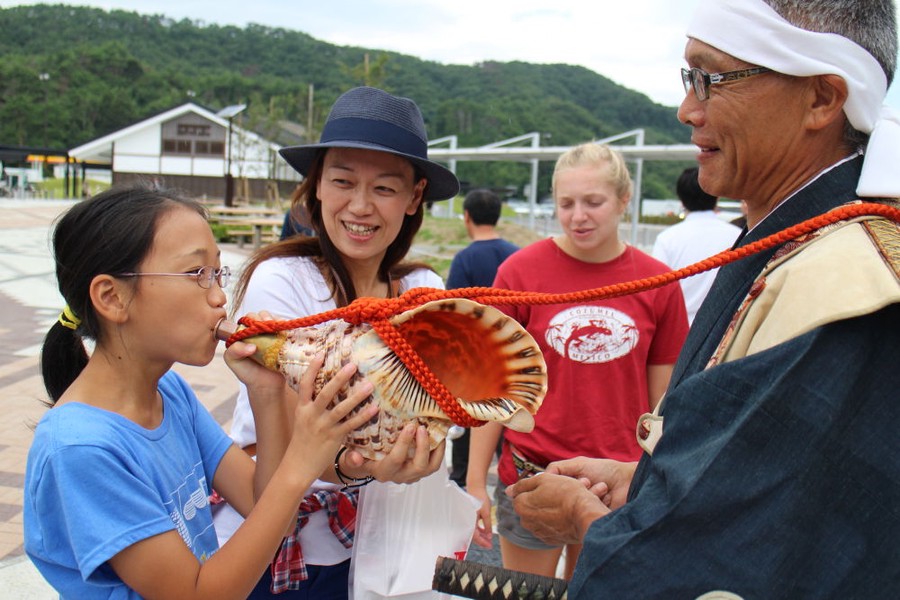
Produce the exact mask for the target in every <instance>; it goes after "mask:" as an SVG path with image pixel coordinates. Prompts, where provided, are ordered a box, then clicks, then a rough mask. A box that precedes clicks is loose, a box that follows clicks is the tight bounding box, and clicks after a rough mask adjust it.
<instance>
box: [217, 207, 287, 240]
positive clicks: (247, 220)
mask: <svg viewBox="0 0 900 600" xmlns="http://www.w3.org/2000/svg"><path fill="white" fill-rule="evenodd" d="M207 210H208V212H209V220H210V222H211V223H218V224H221V225H226V226H227V227H228V229H226V231H225V232H226V233H227V234H228V235H229V236H230V237H234V238H236V239H237V244H238V247H239V248H241V247H243V245H244V243H245V242H246V241H247V240H248V239H249V240H250V241H251V242H252V244H253V248H254V249H256V248H259V247H260V246H262V245H263V243H264V242H271V241H274V240H277V239H278V237H279V235H280V233H281V225H282V224H283V223H284V214H283V213H282V211H280V210H279V209H277V208H270V207H268V206H212V207H209V208H207Z"/></svg>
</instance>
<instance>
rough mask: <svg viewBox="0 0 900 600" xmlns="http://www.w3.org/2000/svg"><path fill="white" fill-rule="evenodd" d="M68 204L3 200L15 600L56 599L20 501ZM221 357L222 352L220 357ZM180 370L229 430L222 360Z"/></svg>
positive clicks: (2, 558) (234, 254)
mask: <svg viewBox="0 0 900 600" xmlns="http://www.w3.org/2000/svg"><path fill="white" fill-rule="evenodd" d="M71 204H72V202H71V201H48V200H5V199H4V200H0V397H2V398H3V418H2V419H0V590H2V591H0V597H2V598H4V599H10V600H12V599H18V598H22V599H28V600H40V599H43V598H56V597H58V596H57V595H56V594H55V593H54V592H53V590H52V589H50V587H49V586H48V585H47V584H46V582H44V580H43V579H42V578H41V577H40V575H39V574H38V573H37V571H35V569H34V567H33V566H32V564H31V562H30V561H29V560H28V559H27V557H25V555H24V551H23V547H22V543H23V533H22V501H23V483H24V478H25V459H26V456H27V454H28V448H29V446H30V445H31V438H32V428H33V427H34V425H35V424H36V423H37V422H38V420H39V419H40V418H41V416H42V415H43V413H44V412H45V410H46V407H45V405H44V404H43V402H44V401H45V399H46V393H45V391H44V388H43V383H42V381H41V377H40V371H39V368H40V365H39V354H40V348H41V344H42V340H43V337H44V335H45V333H46V331H47V329H48V328H49V327H50V325H51V324H52V323H53V321H55V320H56V319H57V318H58V316H59V313H60V310H61V309H62V307H63V301H62V297H61V296H60V294H59V292H58V291H57V289H56V284H55V276H54V272H53V271H54V265H53V260H52V258H51V252H50V228H51V225H52V223H53V220H54V219H55V218H56V217H57V216H58V215H59V214H60V213H61V212H63V211H64V210H65V209H66V208H68V207H69V206H71ZM221 247H222V263H223V264H228V265H230V266H231V267H232V268H233V269H236V270H239V268H240V267H241V265H242V264H243V262H244V260H245V258H246V255H247V253H248V250H247V249H243V250H240V249H238V248H237V247H236V246H233V245H228V244H224V245H222V246H221ZM223 351H224V348H223V347H221V346H220V349H219V353H220V354H221V352H223ZM176 370H178V371H179V372H180V373H181V374H182V375H183V376H185V378H186V379H187V380H188V382H190V384H191V385H192V386H193V388H194V390H195V391H196V392H197V396H198V398H199V399H200V401H201V402H202V403H203V404H204V405H205V406H206V407H207V409H209V410H210V412H211V413H212V414H213V416H214V417H215V418H216V420H217V421H218V422H219V423H220V424H221V425H222V426H223V427H225V428H226V430H227V429H228V428H229V427H230V419H231V414H232V410H233V406H234V400H235V383H234V382H235V379H234V377H233V375H232V374H231V372H230V371H229V370H228V368H227V367H226V366H225V362H224V360H222V359H221V357H218V358H216V359H214V360H213V361H212V363H211V364H210V365H208V366H206V367H186V366H183V365H177V366H176ZM449 452H450V451H449V449H448V452H447V453H448V456H449ZM495 546H496V544H495ZM496 554H497V552H496V551H495V552H493V553H489V554H479V558H478V559H477V560H479V562H492V563H494V564H498V563H497V562H496Z"/></svg>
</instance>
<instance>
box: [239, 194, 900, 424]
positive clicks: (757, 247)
mask: <svg viewBox="0 0 900 600" xmlns="http://www.w3.org/2000/svg"><path fill="white" fill-rule="evenodd" d="M863 216H877V217H884V218H886V219H890V220H892V221H894V222H897V223H900V209H897V208H894V207H892V206H887V205H884V204H876V203H871V202H862V203H857V204H849V205H845V206H841V207H838V208H836V209H834V210H831V211H829V212H827V213H825V214H822V215H819V216H817V217H813V218H812V219H808V220H806V221H804V222H802V223H799V224H797V225H794V226H792V227H788V228H787V229H784V230H782V231H779V232H778V233H774V234H772V235H770V236H767V237H765V238H763V239H761V240H757V241H756V242H753V243H751V244H747V245H746V246H742V247H740V248H736V249H734V250H724V251H722V252H719V253H718V254H715V255H713V256H711V257H709V258H706V259H704V260H701V261H699V262H696V263H694V264H692V265H688V266H686V267H683V268H681V269H678V270H675V271H669V272H666V273H662V274H660V275H653V276H651V277H645V278H643V279H637V280H634V281H626V282H622V283H616V284H612V285H607V286H603V287H599V288H593V289H588V290H582V291H579V292H569V293H565V294H546V293H539V292H524V291H514V290H502V289H497V288H490V287H469V288H458V289H455V290H440V289H435V288H414V289H412V290H409V291H408V292H405V293H404V294H402V295H401V296H399V297H397V298H358V299H356V300H354V301H353V302H352V303H351V304H350V305H348V306H344V307H341V308H336V309H334V310H330V311H326V312H323V313H319V314H317V315H310V316H308V317H301V318H299V319H291V320H286V321H257V320H254V319H249V318H247V317H243V318H241V319H240V320H239V321H238V322H239V323H240V324H241V325H244V326H246V328H245V329H242V330H240V331H238V332H236V333H235V334H234V335H232V336H231V337H230V338H228V340H227V342H226V345H231V344H232V343H234V342H236V341H240V340H243V339H246V338H248V337H252V336H254V335H260V334H264V333H277V332H279V331H284V330H288V329H296V328H298V327H309V326H312V325H317V324H319V323H324V322H325V321H331V320H334V319H343V320H345V321H347V322H348V323H350V324H353V325H359V324H362V323H369V324H370V325H372V327H373V328H374V329H375V331H376V332H377V333H378V335H379V336H380V337H381V339H382V340H383V341H384V342H385V344H387V346H388V347H389V348H390V349H391V350H392V351H394V353H396V354H397V356H398V358H400V360H402V361H403V364H404V365H406V367H407V368H408V369H409V371H410V373H412V374H413V376H414V377H415V378H416V380H417V381H419V383H420V384H422V387H423V388H424V389H425V390H426V391H427V392H428V393H429V394H430V395H431V397H432V398H434V399H435V401H436V402H437V403H438V406H440V407H441V409H442V410H443V411H444V412H445V413H446V414H447V416H448V417H450V418H451V420H452V421H453V422H454V423H456V424H457V425H460V426H463V427H476V426H478V425H483V424H484V423H483V422H482V421H477V420H475V419H472V418H471V417H470V416H469V415H468V414H467V413H465V412H464V411H463V410H462V409H461V408H460V407H459V404H458V403H457V401H456V399H455V398H454V397H453V395H452V394H451V393H450V391H449V390H447V388H446V386H444V384H443V383H441V381H440V380H439V379H438V378H437V377H436V376H435V375H434V373H432V372H431V369H429V368H428V365H426V364H425V363H424V362H423V361H422V359H421V358H420V357H419V356H418V354H417V353H416V352H415V350H413V348H412V347H411V346H410V345H409V343H408V342H407V341H406V339H404V338H403V336H402V335H401V334H400V332H399V331H398V330H397V328H396V327H394V325H393V324H392V323H391V322H390V320H389V319H390V318H391V317H392V316H394V315H398V314H400V313H402V312H404V311H407V310H410V309H411V308H415V307H416V306H420V305H422V304H425V303H427V302H432V301H434V300H446V299H450V298H468V299H470V300H474V301H475V302H478V303H480V304H485V305H490V306H496V305H544V304H567V303H573V302H588V301H596V300H602V299H605V298H617V297H619V296H627V295H629V294H636V293H638V292H644V291H647V290H652V289H656V288H659V287H662V286H664V285H669V284H670V283H674V282H676V281H678V280H679V279H683V278H685V277H690V276H692V275H697V274H698V273H703V272H705V271H709V270H712V269H716V268H719V267H722V266H724V265H727V264H729V263H732V262H735V261H737V260H740V259H741V258H745V257H747V256H750V255H752V254H756V253H758V252H762V251H764V250H768V249H770V248H773V247H775V246H778V245H780V244H783V243H785V242H788V241H790V240H794V239H797V238H799V237H801V236H804V235H806V234H809V233H811V232H813V231H816V230H818V229H821V228H822V227H825V226H827V225H831V224H833V223H837V222H838V221H843V220H846V219H852V218H857V217H863Z"/></svg>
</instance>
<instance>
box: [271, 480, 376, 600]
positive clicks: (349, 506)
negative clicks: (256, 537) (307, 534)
mask: <svg viewBox="0 0 900 600" xmlns="http://www.w3.org/2000/svg"><path fill="white" fill-rule="evenodd" d="M358 499H359V490H358V489H356V490H353V489H351V490H340V491H328V490H320V491H318V492H316V493H314V494H310V495H309V496H306V497H305V498H303V502H302V503H301V504H300V512H299V514H298V515H297V526H296V527H295V528H294V532H293V533H291V535H289V536H287V537H286V538H284V540H282V542H281V548H280V549H279V550H278V553H277V554H276V555H275V560H274V561H272V588H271V589H272V593H273V594H280V593H281V592H284V591H286V590H296V589H299V587H300V582H301V581H305V580H306V579H307V578H308V577H309V574H308V573H307V571H306V563H304V562H303V550H302V549H301V548H300V530H301V529H302V528H303V526H304V525H306V523H307V522H308V521H309V515H311V514H313V513H314V512H317V511H320V510H322V509H325V510H326V511H328V525H329V527H331V531H332V533H334V536H335V537H336V538H337V539H338V541H340V542H341V543H342V544H343V545H344V547H345V548H350V547H352V546H353V533H354V531H355V530H356V504H357V501H358Z"/></svg>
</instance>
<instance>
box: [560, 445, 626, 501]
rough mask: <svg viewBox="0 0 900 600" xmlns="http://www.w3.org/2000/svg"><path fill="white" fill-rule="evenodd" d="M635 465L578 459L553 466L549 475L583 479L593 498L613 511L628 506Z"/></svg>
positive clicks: (603, 459)
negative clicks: (595, 497)
mask: <svg viewBox="0 0 900 600" xmlns="http://www.w3.org/2000/svg"><path fill="white" fill-rule="evenodd" d="M635 469H637V463H636V462H630V463H623V462H619V461H616V460H610V459H607V458H585V457H584V456H579V457H578V458H572V459H569V460H561V461H558V462H554V463H550V464H549V465H548V466H547V473H553V474H557V475H566V476H568V477H574V478H575V479H578V480H580V481H581V482H582V483H583V484H584V486H585V487H586V488H587V489H588V490H590V491H591V492H592V493H593V494H594V495H596V496H597V497H598V498H600V499H601V500H603V503H604V504H606V506H608V507H609V508H610V509H612V510H615V509H617V508H619V507H620V506H622V505H623V504H625V501H626V500H627V498H628V488H629V487H631V480H632V478H633V477H634V471H635Z"/></svg>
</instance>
